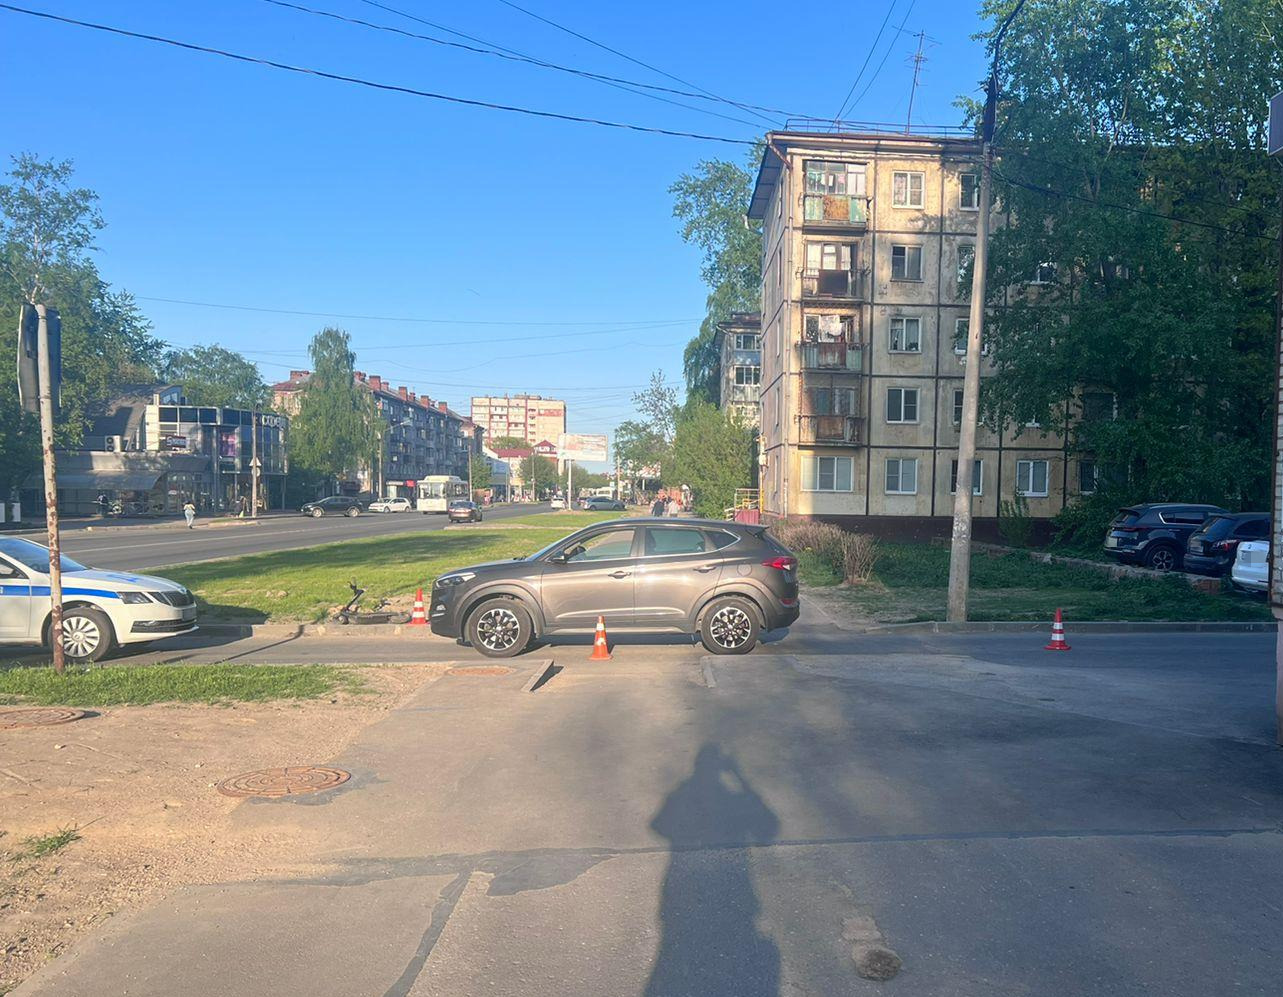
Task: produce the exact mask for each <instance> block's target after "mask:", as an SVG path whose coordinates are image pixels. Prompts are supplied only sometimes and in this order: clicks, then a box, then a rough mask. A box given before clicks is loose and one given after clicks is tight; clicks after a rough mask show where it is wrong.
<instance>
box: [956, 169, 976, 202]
mask: <svg viewBox="0 0 1283 997" xmlns="http://www.w3.org/2000/svg"><path fill="white" fill-rule="evenodd" d="M958 207H960V208H961V209H962V210H963V211H979V210H980V176H979V174H976V173H959V174H958Z"/></svg>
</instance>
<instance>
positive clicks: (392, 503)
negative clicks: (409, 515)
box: [370, 498, 414, 512]
mask: <svg viewBox="0 0 1283 997" xmlns="http://www.w3.org/2000/svg"><path fill="white" fill-rule="evenodd" d="M370 511H371V512H413V511H414V505H413V504H412V503H411V502H410V500H409V499H408V498H387V499H379V500H378V501H376V502H371V503H370Z"/></svg>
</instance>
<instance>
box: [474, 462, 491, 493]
mask: <svg viewBox="0 0 1283 997" xmlns="http://www.w3.org/2000/svg"><path fill="white" fill-rule="evenodd" d="M469 460H470V464H469V469H470V472H471V479H472V490H473V491H474V492H481V491H485V490H486V489H487V488H489V487H490V478H491V473H492V472H491V470H490V458H489V457H487V456H486V455H485V454H479V453H474V454H472V455H471V457H470V458H469Z"/></svg>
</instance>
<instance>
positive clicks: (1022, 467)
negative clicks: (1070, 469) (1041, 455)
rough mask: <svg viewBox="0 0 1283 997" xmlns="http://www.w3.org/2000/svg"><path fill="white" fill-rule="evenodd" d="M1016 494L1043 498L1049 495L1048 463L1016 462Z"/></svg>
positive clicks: (1043, 461) (1034, 461)
mask: <svg viewBox="0 0 1283 997" xmlns="http://www.w3.org/2000/svg"><path fill="white" fill-rule="evenodd" d="M1016 494H1017V495H1028V496H1031V497H1034V498H1042V497H1045V496H1046V494H1047V462H1046V461H1045V460H1018V461H1016Z"/></svg>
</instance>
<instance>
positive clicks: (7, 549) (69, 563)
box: [0, 537, 88, 575]
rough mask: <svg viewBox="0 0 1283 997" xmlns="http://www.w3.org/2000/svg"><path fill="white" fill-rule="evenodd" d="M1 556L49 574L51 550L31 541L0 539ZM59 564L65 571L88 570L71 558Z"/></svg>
mask: <svg viewBox="0 0 1283 997" xmlns="http://www.w3.org/2000/svg"><path fill="white" fill-rule="evenodd" d="M0 554H4V555H5V556H6V557H9V558H12V559H13V560H15V561H17V562H18V563H19V564H21V565H23V566H24V567H27V568H30V569H31V570H32V571H39V572H41V573H42V574H46V575H47V574H48V573H49V548H47V547H41V546H40V545H39V544H33V543H32V542H31V541H30V540H22V539H20V538H19V537H2V538H0ZM59 562H60V563H61V564H62V570H63V571H86V570H88V569H87V568H85V566H84V565H83V564H80V563H79V562H77V561H73V560H72V559H71V558H69V557H62V558H59Z"/></svg>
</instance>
